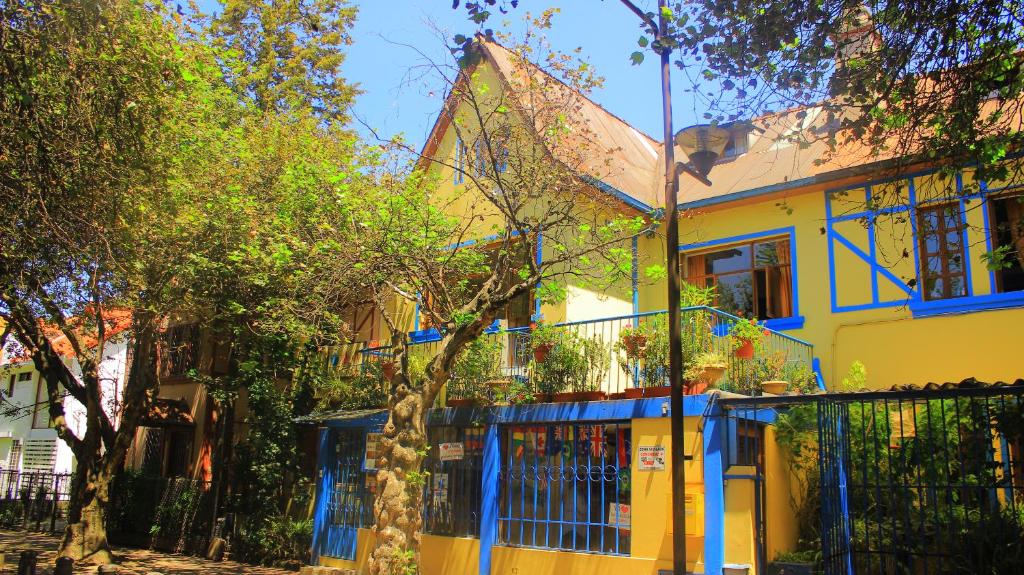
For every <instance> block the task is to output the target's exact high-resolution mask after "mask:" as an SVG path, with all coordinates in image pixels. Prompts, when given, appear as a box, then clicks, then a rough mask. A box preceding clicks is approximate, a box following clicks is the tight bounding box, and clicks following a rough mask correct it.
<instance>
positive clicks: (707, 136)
mask: <svg viewBox="0 0 1024 575" xmlns="http://www.w3.org/2000/svg"><path fill="white" fill-rule="evenodd" d="M675 143H676V145H677V146H679V147H680V148H681V149H682V150H683V153H684V154H686V157H687V158H689V160H690V164H691V166H692V168H693V170H692V171H693V172H696V174H697V175H699V176H700V177H701V178H702V179H706V178H707V175H708V174H709V173H710V172H711V168H712V167H713V166H714V165H715V162H716V161H717V160H718V158H720V157H721V156H722V152H724V151H725V146H726V145H727V144H728V143H729V130H726V129H725V128H720V127H718V126H714V125H711V124H697V125H694V126H690V127H688V128H683V129H682V130H679V132H678V133H676V137H675ZM687 171H689V170H687Z"/></svg>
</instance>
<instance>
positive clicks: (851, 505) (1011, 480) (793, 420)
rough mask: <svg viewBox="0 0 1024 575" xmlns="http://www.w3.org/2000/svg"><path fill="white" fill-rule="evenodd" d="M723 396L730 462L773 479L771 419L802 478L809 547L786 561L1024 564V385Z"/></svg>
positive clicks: (898, 566)
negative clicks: (768, 454) (768, 456)
mask: <svg viewBox="0 0 1024 575" xmlns="http://www.w3.org/2000/svg"><path fill="white" fill-rule="evenodd" d="M722 404H723V406H724V407H725V413H726V415H725V417H726V418H727V422H728V424H727V429H729V436H730V441H729V446H730V450H731V452H732V453H731V454H730V460H731V461H730V462H731V463H733V464H736V463H741V464H751V465H755V467H756V468H757V469H758V472H757V473H756V474H755V476H756V477H757V478H759V480H760V481H762V482H763V478H764V474H763V473H762V471H761V470H762V465H763V459H762V457H763V449H764V448H763V445H762V444H759V443H758V441H763V439H758V437H759V434H763V432H764V430H765V429H766V428H767V426H771V427H772V429H773V432H774V433H773V437H774V438H775V441H777V442H778V444H779V447H780V452H781V453H784V454H786V456H787V457H788V459H789V460H788V462H787V463H788V468H789V472H790V473H791V474H792V475H793V478H795V479H796V481H797V482H798V484H799V485H800V493H798V494H796V496H795V498H794V502H793V503H794V509H793V512H794V513H795V516H796V518H797V520H798V522H799V523H800V549H799V550H798V553H795V554H790V555H789V557H788V558H785V559H787V560H792V558H793V557H795V558H797V559H799V560H802V561H805V562H808V563H811V564H813V565H814V568H815V570H816V571H817V572H820V573H825V574H826V575H839V574H842V575H850V574H857V575H868V574H870V575H875V574H882V575H910V574H913V575H930V574H934V575H946V574H950V575H952V574H961V573H963V574H967V573H972V574H973V573H985V574H1002V573H1019V572H1021V571H1020V569H1021V565H1024V454H1022V449H1024V382H1019V385H1013V386H998V387H996V386H984V385H980V384H974V382H965V384H962V385H960V386H947V387H946V388H942V389H927V390H923V389H918V390H910V391H881V392H864V393H839V394H828V395H820V396H807V397H777V398H742V399H726V400H722ZM758 487H759V488H758V493H759V494H760V493H763V483H762V484H761V485H759V486H758ZM758 513H762V515H760V516H759V521H758V523H759V533H758V537H757V540H758V542H759V551H760V553H759V555H760V557H759V563H765V562H771V561H773V560H776V559H778V558H777V557H766V556H765V537H766V533H765V532H766V531H768V530H767V529H766V526H765V524H764V522H763V519H761V518H763V509H758ZM767 537H771V532H770V531H768V533H767Z"/></svg>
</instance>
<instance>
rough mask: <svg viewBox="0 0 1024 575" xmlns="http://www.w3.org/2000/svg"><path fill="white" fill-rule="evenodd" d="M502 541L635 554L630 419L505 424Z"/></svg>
mask: <svg viewBox="0 0 1024 575" xmlns="http://www.w3.org/2000/svg"><path fill="white" fill-rule="evenodd" d="M499 437H500V442H501V454H502V468H501V474H500V484H501V486H500V502H499V508H498V522H499V527H498V539H499V542H500V543H502V544H505V545H510V546H519V547H533V548H541V549H561V550H566V551H577V552H593V553H604V554H611V555H628V554H629V549H630V533H631V531H630V494H631V488H632V486H631V480H630V460H631V445H630V441H631V439H630V437H631V435H630V426H629V424H628V423H604V424H600V423H599V424H579V425H574V424H569V425H566V424H551V425H529V426H505V427H502V428H501V430H500V432H499Z"/></svg>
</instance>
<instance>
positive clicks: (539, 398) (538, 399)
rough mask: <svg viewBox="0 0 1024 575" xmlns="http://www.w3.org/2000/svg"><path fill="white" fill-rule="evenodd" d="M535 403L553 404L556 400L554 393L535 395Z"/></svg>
mask: <svg viewBox="0 0 1024 575" xmlns="http://www.w3.org/2000/svg"><path fill="white" fill-rule="evenodd" d="M533 399H534V403H551V402H552V400H553V399H554V394H552V393H535V394H533Z"/></svg>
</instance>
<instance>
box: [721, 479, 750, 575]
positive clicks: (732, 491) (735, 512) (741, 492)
mask: <svg viewBox="0 0 1024 575" xmlns="http://www.w3.org/2000/svg"><path fill="white" fill-rule="evenodd" d="M755 472H756V470H755V469H754V468H753V467H746V466H738V465H734V466H732V467H730V468H729V469H728V471H727V473H728V474H732V475H753V474H754V473H755ZM755 489H756V483H755V482H754V480H753V479H745V478H744V479H728V480H726V484H725V562H726V563H732V564H739V565H744V564H745V565H750V566H751V567H752V568H751V571H750V572H751V573H752V574H753V573H755V572H756V571H755V569H753V567H754V566H755V565H756V564H757V560H756V557H757V551H756V547H755V538H756V535H755V530H754V519H755V515H754V503H755V501H756V499H755V493H754V491H755Z"/></svg>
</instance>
